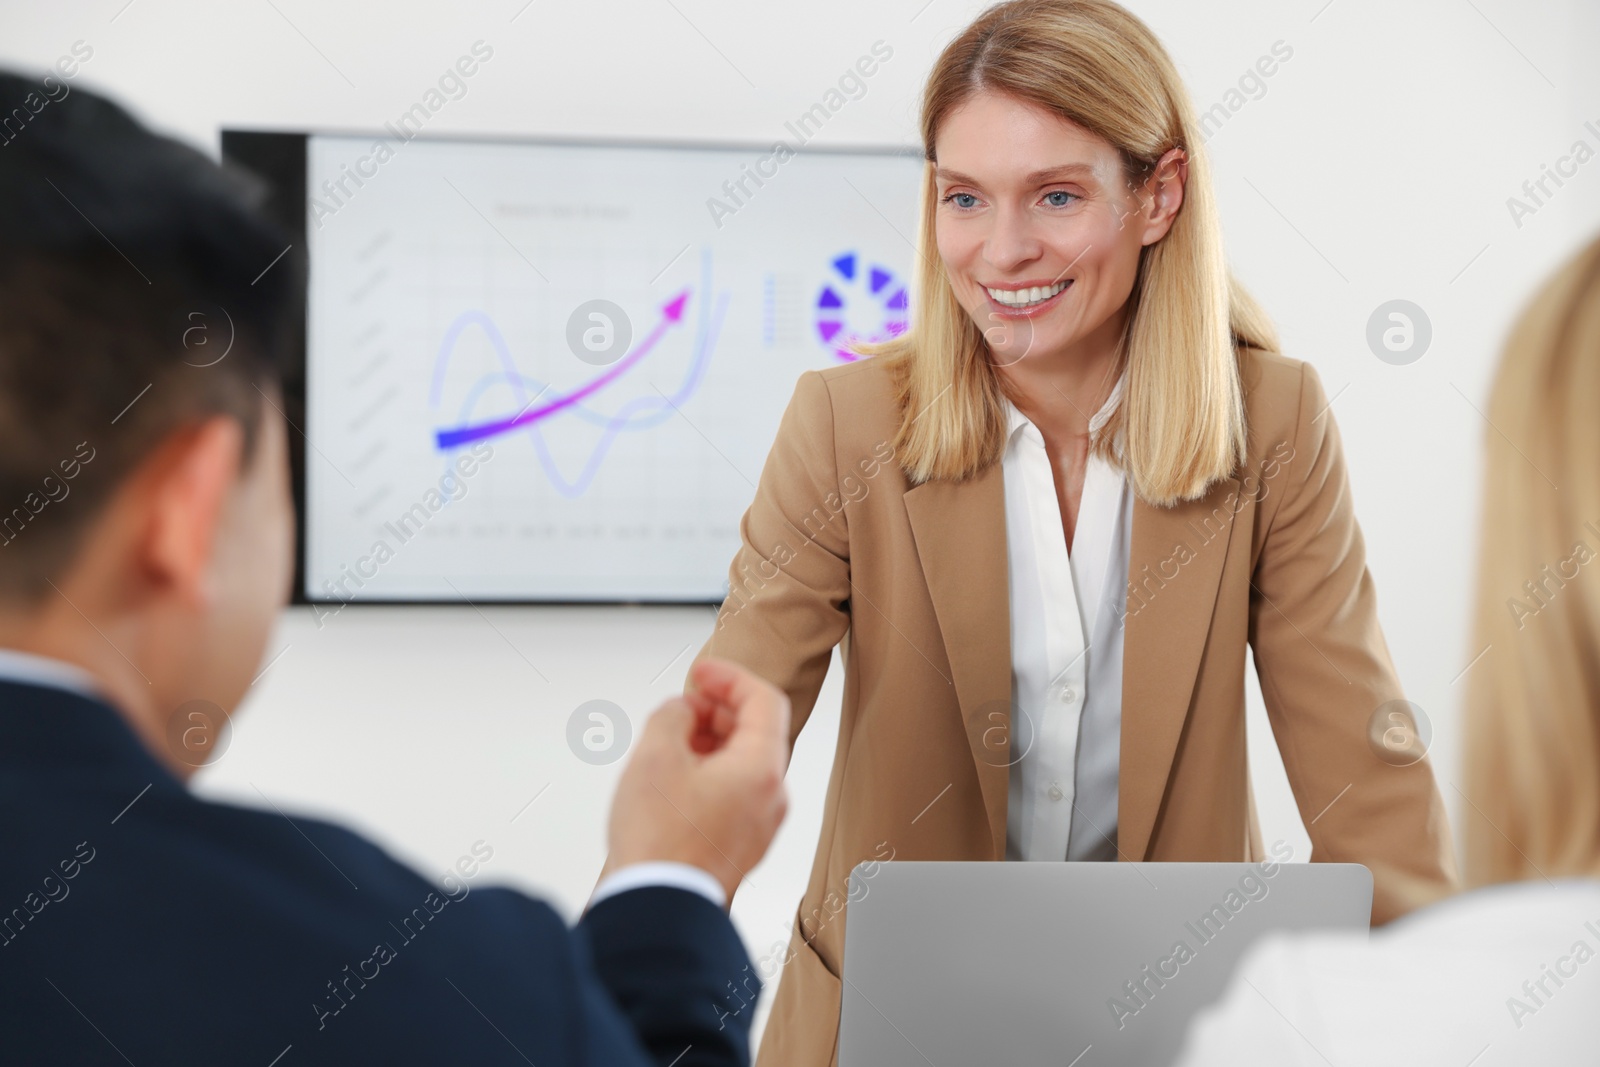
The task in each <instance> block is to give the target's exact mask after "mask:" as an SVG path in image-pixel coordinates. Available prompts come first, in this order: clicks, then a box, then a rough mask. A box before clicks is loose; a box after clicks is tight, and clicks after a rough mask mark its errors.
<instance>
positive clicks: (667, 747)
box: [607, 657, 789, 900]
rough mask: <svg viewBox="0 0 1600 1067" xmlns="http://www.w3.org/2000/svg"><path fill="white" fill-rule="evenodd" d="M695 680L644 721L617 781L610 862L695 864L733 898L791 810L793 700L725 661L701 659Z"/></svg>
mask: <svg viewBox="0 0 1600 1067" xmlns="http://www.w3.org/2000/svg"><path fill="white" fill-rule="evenodd" d="M689 678H690V680H691V681H692V682H693V683H694V688H693V689H692V690H691V691H690V692H688V693H687V694H685V695H684V696H682V697H674V698H673V699H671V700H668V701H667V702H666V703H664V704H662V705H661V707H660V708H658V709H657V710H656V712H655V714H654V715H652V716H650V719H649V721H647V722H646V723H645V727H644V731H643V733H642V735H641V736H640V738H639V743H638V744H637V745H635V746H634V751H633V755H632V756H631V757H629V760H628V766H627V767H626V769H624V770H623V772H622V779H621V781H619V782H618V783H617V792H616V796H615V797H614V798H613V799H612V802H611V825H610V829H609V832H608V835H607V836H608V839H609V843H610V846H611V857H610V860H609V862H608V863H607V867H608V868H609V869H612V870H615V869H618V868H621V867H623V866H626V865H627V864H630V863H642V862H646V861H652V860H655V861H659V860H671V861H675V862H678V863H689V864H693V865H694V866H696V867H699V868H701V869H702V870H706V871H709V872H710V873H711V874H712V875H713V876H714V877H715V878H716V879H717V880H718V881H719V882H721V883H722V887H723V889H724V890H725V891H726V892H727V894H728V899H729V900H732V899H733V891H734V889H736V888H737V887H738V885H739V881H740V879H741V878H743V877H744V874H745V872H746V871H748V870H750V868H752V867H754V866H755V865H756V864H757V863H758V862H760V860H761V857H762V856H764V855H766V852H767V846H768V845H770V844H771V843H772V837H773V835H774V834H776V833H777V832H778V825H779V824H780V823H782V822H783V817H784V815H785V813H787V811H788V809H789V798H788V794H787V792H786V791H785V789H784V785H783V774H784V769H785V767H786V765H787V762H788V755H789V752H788V745H789V698H788V696H786V695H785V694H784V692H783V691H782V690H780V689H778V688H777V687H775V686H773V685H771V684H769V683H767V682H765V681H763V680H762V679H760V678H758V677H756V676H755V675H754V674H752V673H751V672H750V671H748V670H746V669H745V668H743V667H741V666H739V665H738V664H736V663H732V662H729V661H728V660H724V659H717V658H714V657H707V658H706V659H703V660H700V661H699V662H697V663H695V665H694V666H693V667H692V668H690V671H689Z"/></svg>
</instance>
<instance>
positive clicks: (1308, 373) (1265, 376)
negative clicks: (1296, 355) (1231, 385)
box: [1238, 348, 1328, 454]
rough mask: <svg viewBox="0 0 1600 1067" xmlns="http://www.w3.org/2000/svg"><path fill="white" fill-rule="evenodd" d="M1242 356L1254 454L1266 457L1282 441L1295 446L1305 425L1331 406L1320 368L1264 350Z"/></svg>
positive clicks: (1246, 350) (1248, 350)
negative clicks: (1296, 439)
mask: <svg viewBox="0 0 1600 1067" xmlns="http://www.w3.org/2000/svg"><path fill="white" fill-rule="evenodd" d="M1238 353H1239V382H1240V385H1241V387H1242V388H1243V391H1244V408H1245V425H1246V427H1248V430H1249V436H1250V443H1251V451H1252V452H1261V453H1263V454H1265V453H1267V452H1270V451H1272V449H1273V447H1274V446H1275V445H1276V444H1277V443H1278V442H1280V441H1290V442H1293V441H1294V440H1295V438H1296V437H1297V436H1298V435H1299V434H1300V433H1301V424H1302V422H1307V421H1309V420H1311V419H1314V418H1315V417H1316V416H1317V415H1319V414H1321V413H1322V411H1323V409H1324V408H1325V407H1326V406H1327V403H1328V396H1327V392H1326V390H1325V389H1324V388H1323V385H1322V378H1321V376H1320V375H1319V374H1318V373H1317V369H1316V367H1315V366H1313V365H1312V364H1310V363H1308V362H1307V361H1305V360H1303V359H1293V358H1291V357H1289V356H1286V355H1284V354H1283V353H1281V352H1271V351H1267V350H1265V349H1260V348H1240V349H1239V350H1238Z"/></svg>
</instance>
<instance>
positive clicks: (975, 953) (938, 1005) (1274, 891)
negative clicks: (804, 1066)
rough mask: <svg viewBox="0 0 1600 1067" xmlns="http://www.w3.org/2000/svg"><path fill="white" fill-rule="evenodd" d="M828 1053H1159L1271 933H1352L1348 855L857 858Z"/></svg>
mask: <svg viewBox="0 0 1600 1067" xmlns="http://www.w3.org/2000/svg"><path fill="white" fill-rule="evenodd" d="M849 901H850V903H849V905H848V906H849V921H848V925H847V926H846V928H845V954H844V987H843V994H842V1000H841V1005H840V1020H839V1067H902V1065H903V1067H930V1065H931V1067H969V1065H972V1064H1013V1063H1016V1064H1023V1063H1027V1064H1055V1065H1057V1067H1103V1065H1112V1064H1130V1065H1133V1064H1137V1065H1138V1067H1163V1065H1167V1064H1171V1063H1172V1062H1173V1060H1174V1059H1176V1057H1177V1054H1178V1052H1179V1051H1180V1050H1181V1048H1182V1047H1183V1038H1184V1031H1185V1028H1186V1027H1187V1026H1188V1023H1189V1020H1190V1019H1191V1018H1192V1017H1193V1016H1194V1015H1195V1013H1196V1012H1198V1011H1199V1010H1200V1009H1201V1008H1203V1007H1204V1006H1206V1005H1207V1004H1210V1003H1211V1002H1212V1001H1214V1000H1215V999H1217V997H1219V996H1220V995H1221V993H1222V992H1223V989H1224V988H1225V986H1226V983H1227V980H1228V977H1229V976H1230V974H1231V973H1232V971H1233V968H1234V965H1235V964H1236V963H1237V962H1238V960H1239V957H1240V956H1241V955H1243V953H1244V951H1245V949H1246V948H1248V947H1249V946H1250V945H1251V943H1253V942H1254V941H1256V940H1258V939H1259V938H1260V937H1261V936H1262V935H1263V934H1266V933H1269V932H1271V931H1275V930H1311V929H1341V930H1359V931H1365V930H1366V929H1367V924H1368V918H1369V915H1370V913H1371V909H1372V875H1371V873H1370V872H1369V871H1368V870H1367V868H1365V867H1363V866H1361V865H1360V864H1356V863H1285V864H1272V863H1267V864H1264V865H1263V864H1255V863H918V862H906V861H894V862H890V863H879V864H876V865H873V864H870V863H864V864H862V865H861V866H859V867H857V868H856V869H855V870H854V871H852V872H851V874H850V894H849Z"/></svg>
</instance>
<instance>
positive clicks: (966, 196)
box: [944, 193, 978, 210]
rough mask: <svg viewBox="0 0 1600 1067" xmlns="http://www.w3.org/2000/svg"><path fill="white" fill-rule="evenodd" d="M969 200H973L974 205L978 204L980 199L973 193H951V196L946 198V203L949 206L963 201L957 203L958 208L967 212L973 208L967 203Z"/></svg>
mask: <svg viewBox="0 0 1600 1067" xmlns="http://www.w3.org/2000/svg"><path fill="white" fill-rule="evenodd" d="M967 200H971V201H972V202H973V203H977V200H978V198H977V197H975V196H973V195H972V194H971V193H951V194H950V195H949V196H947V197H945V198H944V202H945V203H947V204H948V203H951V202H952V201H962V202H960V203H957V204H956V207H958V208H961V209H963V210H965V209H967V208H970V207H971V206H972V204H968V203H965V201H967Z"/></svg>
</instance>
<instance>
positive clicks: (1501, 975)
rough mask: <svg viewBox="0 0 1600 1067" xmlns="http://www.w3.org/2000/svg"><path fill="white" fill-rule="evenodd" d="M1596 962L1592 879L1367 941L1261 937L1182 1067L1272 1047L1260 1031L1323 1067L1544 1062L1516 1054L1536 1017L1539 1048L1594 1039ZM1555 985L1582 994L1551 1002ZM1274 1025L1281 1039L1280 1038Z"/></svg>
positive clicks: (1477, 895) (1439, 911) (1520, 889)
mask: <svg viewBox="0 0 1600 1067" xmlns="http://www.w3.org/2000/svg"><path fill="white" fill-rule="evenodd" d="M1597 950H1600V881H1597V880H1593V879H1571V880H1566V881H1561V882H1554V883H1544V882H1539V883H1521V884H1517V885H1511V886H1497V887H1492V888H1488V889H1480V890H1476V891H1473V892H1470V893H1463V894H1459V895H1457V896H1455V897H1451V898H1449V899H1447V900H1445V901H1442V902H1440V903H1438V904H1435V905H1433V906H1431V907H1428V908H1424V909H1421V910H1420V911H1417V912H1413V913H1412V914H1411V915H1409V916H1406V917H1405V918H1403V919H1400V920H1398V921H1396V922H1393V923H1390V924H1389V925H1388V926H1386V927H1383V928H1381V929H1378V930H1375V931H1373V933H1372V934H1371V936H1370V939H1369V938H1368V937H1367V936H1364V935H1362V934H1359V933H1312V934H1278V935H1273V936H1270V937H1267V938H1265V939H1263V940H1262V941H1260V942H1258V943H1257V944H1256V945H1255V946H1253V947H1252V948H1251V949H1250V950H1249V951H1248V952H1247V953H1246V954H1245V956H1244V958H1243V959H1242V960H1241V961H1240V963H1239V967H1238V970H1237V971H1236V973H1235V976H1234V980H1233V983H1232V985H1231V986H1230V988H1229V990H1228V992H1227V994H1226V995H1225V996H1224V997H1223V999H1222V1000H1221V1001H1219V1002H1218V1003H1217V1004H1216V1005H1214V1006H1213V1007H1212V1008H1211V1009H1208V1010H1207V1011H1206V1012H1204V1013H1202V1015H1201V1016H1200V1017H1199V1018H1197V1019H1196V1021H1195V1024H1194V1027H1193V1030H1192V1032H1191V1034H1190V1045H1189V1052H1190V1055H1189V1057H1188V1058H1186V1059H1184V1060H1183V1061H1182V1063H1183V1064H1184V1065H1185V1067H1188V1065H1192V1064H1201V1063H1211V1062H1214V1061H1213V1059H1212V1056H1214V1055H1215V1054H1217V1053H1219V1052H1220V1051H1222V1050H1224V1049H1228V1048H1230V1047H1231V1046H1233V1045H1234V1043H1235V1042H1236V1041H1238V1040H1242V1039H1247V1038H1248V1037H1249V1036H1250V1035H1251V1034H1254V1038H1255V1040H1256V1041H1257V1042H1258V1043H1260V1044H1261V1045H1262V1047H1271V1046H1272V1045H1273V1044H1274V1043H1275V1042H1274V1040H1273V1039H1271V1038H1268V1037H1267V1035H1266V1034H1264V1033H1263V1030H1267V1031H1270V1032H1272V1033H1273V1034H1276V1036H1277V1037H1281V1038H1282V1039H1283V1042H1284V1046H1285V1047H1286V1048H1293V1049H1296V1051H1297V1052H1304V1051H1305V1048H1304V1041H1309V1042H1310V1043H1311V1044H1312V1045H1313V1046H1315V1047H1316V1048H1317V1050H1318V1051H1319V1052H1321V1053H1322V1054H1324V1055H1326V1056H1328V1057H1330V1058H1331V1059H1332V1060H1333V1061H1334V1062H1379V1061H1383V1062H1388V1061H1393V1062H1407V1063H1417V1064H1432V1063H1444V1062H1450V1063H1465V1062H1467V1061H1469V1060H1472V1058H1473V1057H1474V1056H1475V1055H1477V1054H1479V1053H1481V1052H1482V1051H1483V1049H1484V1047H1485V1046H1486V1045H1493V1046H1495V1047H1496V1048H1498V1049H1499V1050H1500V1055H1499V1056H1497V1057H1488V1058H1486V1059H1485V1060H1483V1061H1480V1067H1483V1065H1485V1064H1488V1063H1490V1062H1493V1063H1517V1062H1536V1058H1532V1059H1519V1058H1518V1057H1519V1056H1523V1057H1527V1056H1530V1055H1534V1054H1535V1053H1539V1052H1543V1051H1545V1049H1544V1046H1543V1045H1540V1046H1539V1047H1538V1048H1537V1049H1536V1048H1534V1047H1533V1046H1531V1045H1529V1044H1527V1041H1528V1039H1529V1038H1530V1035H1531V1033H1532V1031H1533V1030H1534V1028H1533V1027H1530V1026H1528V1021H1529V1019H1530V1018H1531V1016H1533V1015H1535V1014H1537V1015H1540V1016H1541V1020H1540V1026H1539V1027H1538V1028H1537V1030H1538V1031H1539V1032H1541V1033H1542V1035H1543V1036H1542V1038H1541V1040H1543V1039H1549V1040H1552V1041H1556V1042H1561V1041H1566V1040H1570V1039H1572V1038H1573V1037H1574V1036H1575V1035H1577V1034H1579V1033H1584V1034H1587V1035H1589V1036H1591V1037H1594V1038H1596V1039H1600V1016H1597V1015H1595V1013H1592V1012H1590V1011H1588V1008H1587V1005H1588V1003H1590V1002H1592V1000H1593V998H1594V997H1595V995H1596V993H1597V992H1600V963H1595V964H1594V965H1593V966H1592V967H1589V966H1586V964H1587V963H1588V961H1589V960H1592V959H1594V958H1596V954H1597ZM1552 970H1554V971H1556V972H1559V976H1564V977H1562V978H1561V985H1557V984H1556V983H1555V980H1554V979H1552V978H1545V977H1543V976H1545V975H1546V974H1548V973H1549V972H1551V971H1552ZM1541 979H1542V980H1543V985H1544V991H1543V992H1542V993H1541V992H1540V988H1539V985H1538V983H1539V982H1540V981H1541ZM1530 981H1531V982H1532V983H1533V984H1534V985H1533V989H1532V991H1531V993H1530V991H1529V989H1528V988H1527V987H1526V986H1525V983H1528V982H1530ZM1562 985H1564V986H1568V987H1570V986H1574V985H1577V986H1581V987H1582V988H1578V989H1572V988H1568V989H1567V990H1566V993H1567V994H1568V995H1566V996H1559V997H1558V996H1556V995H1555V994H1557V992H1558V991H1559V990H1560V989H1561V986H1562ZM1285 1024H1288V1025H1289V1027H1291V1030H1286V1031H1284V1032H1283V1033H1281V1034H1278V1033H1277V1031H1278V1030H1281V1029H1282V1028H1283V1027H1284V1025H1285ZM1294 1030H1298V1034H1296V1033H1294V1032H1293V1031H1294ZM1458 1053H1460V1054H1461V1055H1460V1056H1458V1055H1457V1054H1458ZM1372 1057H1378V1058H1379V1059H1372ZM1506 1057H1509V1058H1506ZM1305 1059H1306V1060H1307V1061H1308V1062H1312V1061H1316V1062H1320V1061H1317V1059H1316V1057H1313V1056H1307V1057H1305ZM1216 1062H1220V1061H1216ZM1234 1062H1241V1061H1238V1060H1235V1061H1234ZM1243 1062H1254V1061H1248V1060H1246V1061H1243ZM1276 1062H1279V1063H1283V1062H1289V1063H1298V1062H1301V1059H1300V1058H1299V1057H1298V1056H1296V1055H1289V1056H1287V1057H1286V1058H1280V1059H1278V1060H1277V1061H1276Z"/></svg>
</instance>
